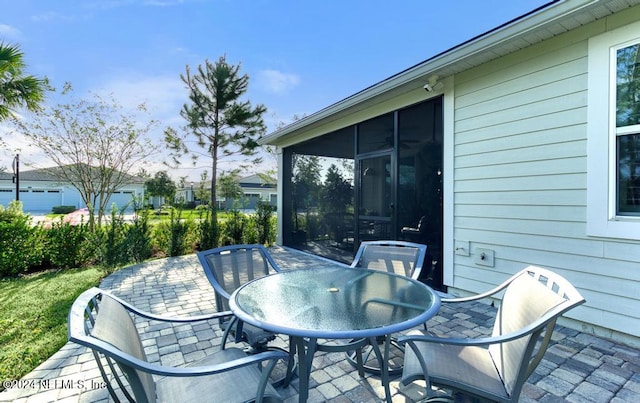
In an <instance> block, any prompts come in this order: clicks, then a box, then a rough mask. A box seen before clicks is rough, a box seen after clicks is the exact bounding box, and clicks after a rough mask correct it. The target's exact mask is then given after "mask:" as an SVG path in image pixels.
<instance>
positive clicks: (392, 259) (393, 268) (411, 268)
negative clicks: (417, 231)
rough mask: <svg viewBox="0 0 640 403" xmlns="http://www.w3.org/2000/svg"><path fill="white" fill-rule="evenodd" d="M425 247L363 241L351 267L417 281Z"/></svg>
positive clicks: (406, 243)
mask: <svg viewBox="0 0 640 403" xmlns="http://www.w3.org/2000/svg"><path fill="white" fill-rule="evenodd" d="M426 254H427V246H426V245H423V244H419V243H413V242H406V241H365V242H362V243H361V244H360V248H358V252H357V253H356V256H355V258H354V259H353V263H351V267H363V268H367V269H374V270H381V271H387V272H390V273H395V274H401V275H403V276H407V277H411V278H413V279H418V277H419V276H420V271H421V270H422V265H423V264H424V259H425V256H426Z"/></svg>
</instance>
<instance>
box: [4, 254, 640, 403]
mask: <svg viewBox="0 0 640 403" xmlns="http://www.w3.org/2000/svg"><path fill="white" fill-rule="evenodd" d="M272 253H273V256H274V258H275V259H276V261H277V262H278V263H279V264H280V265H281V266H282V267H284V268H299V267H310V266H313V265H321V264H322V260H319V259H315V258H314V257H312V256H310V255H306V254H301V253H296V252H292V251H290V250H285V249H283V248H279V247H274V248H272ZM101 288H103V289H107V290H111V291H112V292H113V293H114V294H116V295H118V296H120V297H122V298H123V299H125V300H127V301H130V302H131V303H133V304H134V305H136V306H137V307H139V308H141V309H144V310H148V311H150V312H153V313H157V314H170V315H181V316H182V315H190V314H191V315H196V314H206V313H211V312H214V311H215V302H214V301H215V299H214V295H213V291H212V288H211V286H210V285H209V283H208V281H207V279H206V278H205V276H204V274H203V272H202V269H201V268H200V264H199V263H198V260H197V258H196V257H195V255H189V256H182V257H176V258H168V259H162V260H156V261H150V262H146V263H143V264H139V265H135V266H131V267H128V268H126V269H123V270H120V271H118V272H116V273H114V274H112V275H111V276H109V277H107V278H106V279H104V280H103V282H102V284H101ZM494 313H495V308H493V307H491V306H490V305H486V304H482V303H467V304H464V305H463V306H460V307H457V309H456V310H452V309H451V308H449V307H447V306H443V308H442V309H441V311H440V313H439V314H438V315H437V316H436V317H434V318H433V319H432V320H430V321H429V329H430V330H431V331H433V332H435V333H438V334H445V335H448V336H452V337H459V336H467V337H474V336H480V335H486V334H488V331H489V326H490V324H491V323H492V320H493V314H494ZM137 325H138V327H139V329H140V331H141V333H142V335H143V344H144V346H145V350H146V353H147V356H148V358H149V360H150V361H153V362H159V363H161V364H163V365H184V364H187V363H189V362H193V361H195V360H198V359H199V358H201V357H203V356H204V355H206V354H208V353H210V352H213V351H215V350H217V349H218V348H219V344H220V336H221V335H222V332H221V331H220V329H219V328H218V326H217V322H215V321H209V322H205V323H200V324H197V325H195V326H191V325H175V326H172V325H170V324H164V323H159V322H150V321H147V320H140V321H138V322H137ZM101 382H102V379H101V377H100V374H99V372H98V369H97V366H96V364H95V362H94V359H93V356H92V354H91V353H90V352H89V351H88V350H87V349H85V348H83V347H79V346H77V345H75V344H72V343H67V344H66V345H65V346H64V347H63V348H61V349H60V350H59V351H58V352H57V353H56V354H54V355H53V356H52V357H51V358H49V359H48V360H47V361H46V362H44V363H43V364H42V365H40V366H39V367H38V368H36V369H35V370H34V371H32V372H31V373H30V374H28V375H27V376H25V378H23V379H22V380H21V385H20V386H21V387H14V388H11V389H7V390H5V391H3V392H2V393H0V402H6V401H15V402H50V401H62V402H107V401H109V396H108V392H107V390H106V388H102V387H101ZM310 383H311V385H310V386H311V390H310V393H309V401H310V402H322V401H336V402H375V401H381V400H382V399H383V397H384V388H383V387H382V385H381V383H380V379H379V378H378V377H377V376H375V375H367V376H366V377H365V378H360V377H358V374H357V371H355V370H354V369H353V367H352V366H351V365H350V364H349V363H348V362H346V361H345V360H344V356H343V355H342V354H337V353H334V354H328V353H318V354H317V355H316V358H315V359H314V362H313V372H312V374H311V382H310ZM297 386H298V384H297V380H294V382H293V383H292V385H290V386H289V387H288V388H284V389H280V392H281V395H282V396H283V398H285V401H286V402H297ZM398 386H399V382H398V378H395V379H393V380H392V383H391V391H392V394H393V401H394V402H412V401H416V400H419V399H420V397H421V393H422V391H421V390H420V388H418V387H417V386H411V387H409V388H408V390H405V391H403V392H404V393H401V392H400V391H399V390H398ZM456 400H457V401H464V400H466V399H465V397H464V396H457V398H456ZM521 401H523V402H534V401H536V402H538V401H541V402H556V401H569V402H638V401H640V351H639V350H638V349H635V348H631V347H628V346H625V345H623V344H620V343H616V342H615V341H612V340H607V339H604V338H599V337H595V336H593V335H589V334H585V333H581V332H578V331H575V330H571V329H568V328H566V327H562V326H556V330H555V332H554V336H553V342H552V345H551V346H550V348H549V350H548V351H547V353H546V354H545V356H544V359H543V360H542V362H541V363H540V365H539V366H538V368H537V369H536V371H535V373H534V374H533V375H532V376H531V378H529V381H528V383H527V384H526V385H525V387H524V390H523V394H522V396H521Z"/></svg>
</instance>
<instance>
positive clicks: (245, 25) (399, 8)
mask: <svg viewBox="0 0 640 403" xmlns="http://www.w3.org/2000/svg"><path fill="white" fill-rule="evenodd" d="M546 3H547V1H545V0H517V1H514V0H483V1H478V0H448V1H434V0H400V1H390V0H386V1H381V0H352V1H349V0H323V1H313V2H311V1H304V0H297V1H296V0H84V1H80V0H76V1H71V0H55V1H54V0H20V1H16V0H0V4H1V7H0V9H1V10H2V13H1V14H0V42H4V43H5V44H14V45H15V44H17V45H19V47H20V49H21V50H22V52H23V53H24V59H25V62H26V64H27V69H26V73H27V74H31V75H35V76H38V77H47V78H48V79H49V80H50V83H51V84H52V85H53V86H54V87H56V88H61V87H62V85H63V84H64V83H65V82H69V83H71V84H72V86H73V88H74V92H75V93H76V95H78V96H88V94H91V93H97V94H113V96H114V98H115V99H116V100H117V101H118V102H119V103H120V105H122V106H123V107H125V108H131V109H132V110H133V108H134V107H135V106H137V105H138V104H140V103H141V102H144V103H146V105H147V107H148V109H149V111H150V112H149V113H150V115H151V117H152V118H154V119H156V120H158V122H159V125H158V127H157V128H156V129H155V130H154V131H153V132H152V133H151V136H152V137H153V138H154V140H155V141H157V142H161V141H162V131H163V129H164V128H165V127H168V126H170V127H174V128H176V129H180V128H181V127H183V126H184V123H185V122H184V119H182V118H181V117H180V114H179V111H180V109H181V108H182V106H183V104H184V103H185V102H187V100H188V98H187V97H188V92H187V90H186V89H185V87H184V84H183V83H182V81H181V80H180V75H181V74H183V73H184V72H185V67H186V66H187V65H188V66H190V67H191V68H192V70H193V69H196V68H197V66H198V65H200V64H204V62H205V60H207V59H208V60H210V61H212V62H215V61H216V60H217V59H218V58H219V57H220V56H222V55H226V58H227V62H229V63H231V64H238V63H240V64H241V72H242V73H246V74H247V75H248V76H249V89H248V91H247V93H246V94H245V98H246V99H248V100H250V101H251V103H252V104H254V105H255V104H263V105H265V106H266V108H267V113H266V114H265V116H264V119H265V123H266V124H267V127H268V131H267V132H271V131H272V130H274V129H275V128H276V127H277V126H278V125H279V124H283V123H284V124H286V123H290V122H291V121H292V120H293V119H294V116H304V115H309V114H312V113H314V112H316V111H318V110H320V109H322V108H324V107H326V106H329V105H331V104H333V103H335V102H338V101H340V100H342V99H344V98H346V97H348V96H350V95H352V94H354V93H356V92H358V91H360V90H362V89H364V88H367V87H369V86H371V85H373V84H375V83H377V82H379V81H382V80H384V79H386V78H388V77H390V76H392V75H394V74H396V73H398V72H400V71H402V70H405V69H407V68H409V67H411V66H413V65H416V64H418V63H420V62H422V61H424V60H426V59H428V58H430V57H432V56H434V55H436V54H438V53H440V52H442V51H445V50H447V49H449V48H451V47H453V46H456V45H458V44H460V43H462V42H464V41H466V40H468V39H471V38H473V37H475V36H477V35H480V34H482V33H484V32H486V31H488V30H490V29H492V28H494V27H496V26H499V25H501V24H503V23H505V22H507V21H509V20H511V19H514V18H516V17H519V16H521V15H523V14H525V13H527V12H529V11H531V10H533V9H536V8H538V7H540V6H541V5H543V4H546ZM47 102H55V100H54V99H51V98H50V99H48V101H47ZM26 116H27V114H25V118H26ZM144 118H145V119H147V120H148V119H149V116H145V117H144ZM0 136H1V137H3V138H4V140H5V141H6V142H8V143H9V148H8V149H2V150H0V167H2V166H4V167H7V168H9V170H10V169H11V162H12V160H13V155H15V153H17V152H19V153H20V160H21V168H22V170H26V169H34V168H42V167H46V166H51V163H50V162H49V161H48V160H47V159H46V158H45V157H44V156H43V155H42V154H41V153H40V152H39V151H38V150H35V149H32V148H31V147H29V145H28V144H26V143H25V141H24V139H22V138H20V137H19V136H18V135H16V134H14V133H12V132H11V131H10V130H9V129H8V128H7V127H6V125H4V126H3V125H1V124H0ZM165 158H166V157H165V156H164V155H158V156H157V157H155V158H154V160H153V161H152V162H151V163H150V164H149V165H147V166H145V168H146V169H147V171H149V172H151V173H154V172H155V171H158V170H166V169H167V168H166V167H165V166H163V165H162V161H163V160H164V159H165ZM274 164H275V162H274V160H273V159H272V158H270V157H269V156H267V157H266V162H265V164H264V165H262V166H260V167H258V168H256V170H257V171H260V170H264V169H270V168H273V167H274ZM209 165H210V162H209V161H206V160H202V161H200V162H199V163H198V165H197V166H196V167H193V166H192V165H191V164H185V165H184V166H183V168H181V169H177V170H175V169H173V170H170V172H169V173H170V175H171V176H172V177H173V178H174V179H175V180H178V178H179V177H187V180H198V178H199V177H200V173H201V172H202V171H203V169H205V167H206V166H209ZM223 168H225V169H229V168H231V166H229V165H223ZM252 173H253V172H246V174H252Z"/></svg>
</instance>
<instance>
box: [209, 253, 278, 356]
mask: <svg viewBox="0 0 640 403" xmlns="http://www.w3.org/2000/svg"><path fill="white" fill-rule="evenodd" d="M197 255H198V259H199V260H200V264H201V265H202V268H203V269H204V272H205V274H206V276H207V279H208V280H209V282H210V283H211V285H212V286H213V288H214V290H215V298H216V308H217V309H218V311H228V310H229V298H230V297H231V294H232V293H233V292H234V291H235V290H236V289H237V288H238V287H240V286H241V285H243V284H245V283H247V282H249V281H251V280H253V279H256V278H260V277H263V276H267V275H269V274H271V273H275V272H279V271H280V267H278V265H277V264H276V262H275V261H274V260H273V258H272V257H271V255H270V254H269V251H267V248H265V247H264V246H263V245H230V246H223V247H219V248H214V249H209V250H206V251H202V252H198V254H197ZM220 327H221V328H222V329H224V335H223V336H222V348H223V349H224V348H226V342H227V339H228V337H229V335H232V336H234V337H235V341H236V342H240V341H244V342H246V343H247V344H249V346H251V348H252V349H254V350H256V351H263V350H265V349H266V346H267V343H269V342H270V341H272V340H274V339H275V335H274V334H273V333H271V332H267V331H265V330H262V329H259V328H257V327H255V326H252V325H249V324H243V323H240V322H239V321H238V319H237V318H236V317H235V316H233V317H231V318H229V317H225V318H221V319H220ZM238 329H241V330H240V331H239V332H238Z"/></svg>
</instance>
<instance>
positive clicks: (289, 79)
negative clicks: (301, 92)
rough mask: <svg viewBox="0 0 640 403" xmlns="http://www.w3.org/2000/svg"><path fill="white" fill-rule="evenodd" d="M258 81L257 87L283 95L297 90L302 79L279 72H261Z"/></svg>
mask: <svg viewBox="0 0 640 403" xmlns="http://www.w3.org/2000/svg"><path fill="white" fill-rule="evenodd" d="M256 81H257V85H258V86H259V87H260V88H262V89H264V90H266V91H269V92H273V93H275V94H283V93H285V92H287V91H289V90H291V89H292V88H295V87H296V86H297V85H298V84H299V83H300V77H298V76H297V75H295V74H288V73H283V72H281V71H278V70H261V71H259V72H258V75H257V77H256Z"/></svg>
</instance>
